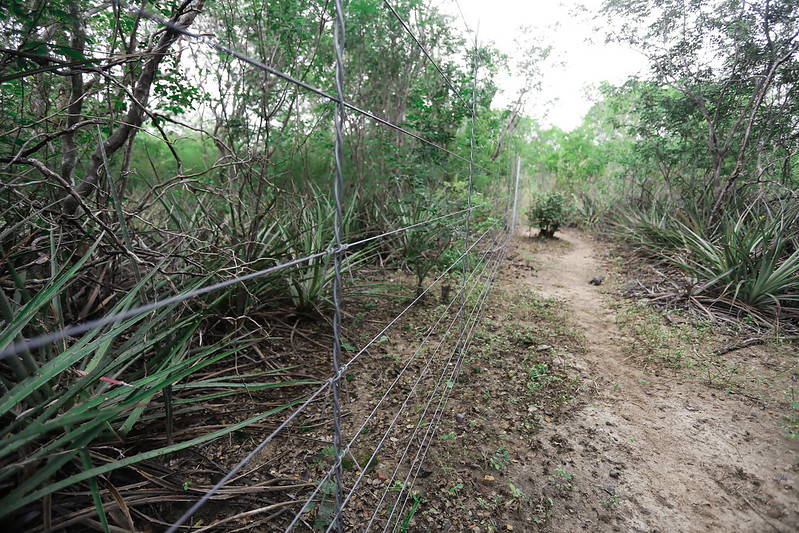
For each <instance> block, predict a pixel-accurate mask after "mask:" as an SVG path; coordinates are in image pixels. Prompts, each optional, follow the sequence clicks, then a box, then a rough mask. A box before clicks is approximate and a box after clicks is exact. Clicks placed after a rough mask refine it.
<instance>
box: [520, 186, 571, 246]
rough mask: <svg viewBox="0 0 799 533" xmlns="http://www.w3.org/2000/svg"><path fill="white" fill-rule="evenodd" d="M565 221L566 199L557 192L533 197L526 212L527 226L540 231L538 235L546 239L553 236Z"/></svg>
mask: <svg viewBox="0 0 799 533" xmlns="http://www.w3.org/2000/svg"><path fill="white" fill-rule="evenodd" d="M565 219H566V199H565V198H564V197H563V196H562V195H561V194H560V193H557V192H549V193H546V194H539V195H536V196H535V197H533V199H532V202H531V204H530V207H529V208H528V210H527V220H528V224H529V225H530V227H532V228H538V229H539V230H540V233H539V235H540V236H541V237H545V238H547V239H551V238H552V237H554V236H555V232H556V231H558V229H559V228H560V226H561V224H563V222H564V221H565Z"/></svg>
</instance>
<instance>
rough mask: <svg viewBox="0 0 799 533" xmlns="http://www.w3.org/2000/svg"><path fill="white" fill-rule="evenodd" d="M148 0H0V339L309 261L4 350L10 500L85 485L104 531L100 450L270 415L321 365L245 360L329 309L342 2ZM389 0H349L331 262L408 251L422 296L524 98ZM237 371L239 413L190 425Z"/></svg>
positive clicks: (485, 51)
mask: <svg viewBox="0 0 799 533" xmlns="http://www.w3.org/2000/svg"><path fill="white" fill-rule="evenodd" d="M143 6H144V7H145V8H146V9H147V11H146V12H142V11H139V10H137V9H132V8H131V6H129V5H127V4H124V3H105V4H97V3H96V2H89V1H85V0H78V1H71V0H70V1H67V0H55V1H50V0H47V1H44V0H11V1H9V2H3V3H2V4H0V34H2V37H0V40H1V41H2V55H0V173H1V174H2V181H3V187H2V190H1V191H0V217H2V230H0V253H2V257H0V262H1V264H0V285H1V286H2V290H0V349H6V348H10V347H12V346H13V345H14V343H18V342H19V341H22V340H23V339H30V338H33V337H36V336H37V335H41V334H44V333H47V332H50V331H58V330H60V329H62V328H64V327H67V326H69V325H72V324H76V323H81V322H85V321H91V320H93V319H98V318H102V317H104V316H109V315H112V314H115V313H120V312H124V311H126V310H130V309H134V308H137V307H138V306H142V305H147V304H150V303H153V302H155V301H161V300H164V299H165V298H167V297H170V296H173V295H181V294H187V293H189V292H191V291H193V290H195V289H197V288H200V287H204V286H207V285H209V284H212V283H217V282H221V281H225V280H230V279H234V278H236V277H239V276H246V275H250V274H253V273H256V272H261V271H265V270H268V269H270V267H276V266H278V265H280V264H283V263H287V262H290V261H297V262H298V264H297V265H296V266H294V267H292V268H284V269H280V270H276V271H275V272H273V273H271V274H268V275H262V276H258V277H256V278H254V279H251V280H250V281H248V282H247V283H239V284H235V285H231V286H229V287H227V288H225V289H224V290H220V291H215V292H211V293H207V294H203V295H202V296H200V297H198V298H194V299H191V300H189V301H186V302H185V303H180V302H174V303H172V304H171V305H168V306H166V307H163V308H160V309H158V310H157V311H154V312H151V313H145V314H140V315H135V316H131V317H128V318H126V319H124V320H118V321H116V322H113V323H111V324H104V325H100V326H97V327H94V328H92V329H91V330H90V331H88V332H87V333H85V334H81V335H76V336H73V337H68V338H66V339H63V340H60V341H58V342H56V343H51V344H44V345H43V346H40V347H35V348H31V349H27V348H26V349H22V350H18V351H19V353H13V355H11V356H10V357H5V358H4V359H3V360H2V362H0V387H2V391H3V395H2V403H0V426H1V427H2V429H1V430H0V439H2V449H0V465H2V469H0V487H2V488H0V519H2V518H8V517H9V516H16V517H17V518H18V519H20V520H24V521H26V524H30V523H38V524H45V527H49V525H48V524H51V523H56V524H58V523H60V524H65V523H69V520H75V518H74V517H75V516H77V515H70V512H75V513H77V512H78V511H77V509H79V508H80V507H75V505H76V504H75V502H81V501H83V504H84V505H85V504H87V503H88V504H92V501H93V505H94V506H95V507H96V509H97V511H96V512H95V516H96V517H97V520H99V522H97V523H99V524H100V526H101V527H102V528H103V529H106V530H107V528H108V523H107V519H106V516H105V513H104V512H103V511H102V508H103V503H102V501H101V500H102V498H101V495H100V494H101V491H102V490H105V491H106V492H105V494H108V492H107V490H109V489H108V488H107V486H105V485H106V484H107V483H108V482H107V477H104V476H107V474H108V473H109V472H111V471H113V470H115V469H119V468H121V467H125V466H128V465H137V464H139V463H141V462H142V461H144V460H147V459H151V458H155V457H161V456H163V455H164V454H166V453H168V452H174V451H178V450H183V449H186V448H189V447H194V446H198V445H202V444H204V443H208V442H211V441H213V440H214V439H217V438H219V437H220V436H222V435H229V434H233V433H234V432H236V431H239V430H240V429H241V428H242V427H245V426H247V425H250V424H254V423H259V422H261V421H262V420H264V419H265V418H266V417H269V416H270V415H272V414H274V413H277V412H280V411H282V410H283V409H286V408H288V407H290V406H292V405H294V404H296V398H297V397H302V390H303V389H302V386H303V385H308V384H314V383H316V384H318V380H323V379H326V378H325V376H326V375H328V374H329V372H330V371H331V370H330V368H321V369H315V370H314V372H313V373H312V374H311V375H309V373H308V370H307V369H304V368H303V369H296V368H285V367H281V366H280V364H287V363H282V361H283V359H280V358H274V360H275V361H277V365H275V364H272V363H270V364H271V367H270V365H266V367H265V366H264V364H262V363H261V362H258V361H255V360H252V361H253V362H252V363H248V364H247V366H246V367H244V368H246V369H247V370H244V371H242V368H240V367H238V366H239V365H238V363H236V364H232V363H231V362H230V361H237V360H238V357H243V356H247V357H248V355H247V354H249V353H251V352H252V351H253V350H255V351H256V352H257V353H263V352H267V353H269V352H270V350H271V351H275V350H278V348H276V347H275V346H277V345H278V344H279V342H278V341H276V343H275V345H274V346H273V345H272V344H271V343H270V340H271V337H276V338H278V337H282V336H285V337H289V336H291V338H292V346H293V338H294V334H295V330H296V328H297V324H298V323H299V322H300V321H301V320H303V319H305V318H310V320H311V321H314V320H321V319H323V318H324V317H326V316H329V314H330V311H329V300H330V295H331V286H332V284H331V281H332V279H333V276H334V264H333V260H332V257H331V254H330V253H325V252H326V251H329V250H331V248H332V247H333V246H334V245H335V243H336V235H335V233H336V231H335V226H334V222H335V212H336V208H335V202H334V196H333V194H332V193H331V192H330V191H332V187H333V186H332V184H333V177H334V176H335V165H334V161H333V145H334V137H335V135H334V132H335V128H334V109H335V103H334V101H333V98H335V94H336V91H335V79H334V75H335V72H336V68H335V65H336V54H335V50H334V30H333V23H334V18H335V4H333V3H331V2H328V1H323V0H314V1H302V2H301V1H297V0H280V1H266V0H263V1H259V0H256V1H254V2H245V3H242V2H238V1H228V0H186V1H181V2H178V1H171V0H166V1H157V2H145V3H144V4H143ZM392 7H393V9H394V10H395V13H396V15H397V16H396V17H395V16H394V13H393V12H392V11H389V10H388V9H386V8H385V6H384V5H383V4H382V3H381V2H378V1H376V0H365V1H360V0H359V1H353V2H346V8H345V10H346V17H345V18H346V49H345V56H344V79H343V85H344V92H345V94H344V97H345V100H346V101H347V102H348V103H349V104H351V105H352V106H355V107H357V108H359V109H362V110H365V111H366V113H361V112H358V111H357V110H355V109H349V110H347V113H346V117H345V121H344V125H343V137H344V139H343V147H344V159H343V174H344V176H345V188H346V190H345V191H343V192H344V206H343V212H342V232H343V233H342V235H341V236H340V238H341V241H342V242H344V243H352V242H355V241H369V242H366V243H364V244H360V245H358V246H354V247H351V248H349V249H348V251H347V253H346V254H345V255H344V256H343V258H342V264H341V267H342V269H344V270H345V272H346V273H347V276H349V277H350V278H351V279H353V280H356V278H357V277H359V276H360V274H359V269H360V268H363V267H369V268H371V269H374V268H375V267H376V266H383V267H386V268H391V269H404V270H407V271H409V272H411V273H413V275H414V276H415V278H416V282H417V286H418V288H417V293H418V294H421V292H422V285H423V283H424V281H425V279H426V278H427V277H428V276H429V275H430V273H431V272H433V271H440V270H442V269H443V268H445V267H447V266H449V267H452V262H453V261H454V260H457V258H458V256H459V254H460V252H457V253H450V251H451V250H453V249H455V247H457V249H458V250H462V249H463V243H464V239H465V234H464V228H465V222H464V221H465V220H466V216H467V215H466V214H467V213H469V214H470V217H469V218H470V219H471V221H472V229H473V230H475V229H476V230H477V231H486V230H491V229H492V228H496V227H497V220H498V219H497V218H495V215H496V213H500V212H502V211H501V209H504V207H500V206H499V205H497V201H498V199H499V198H500V196H503V197H504V195H506V194H507V187H506V186H505V181H506V177H507V167H508V165H507V164H506V161H507V160H508V156H507V155H506V154H508V153H509V151H508V150H506V149H505V147H506V146H507V145H508V144H509V143H512V142H515V141H514V138H513V130H514V127H515V126H516V124H517V122H516V121H515V120H516V117H515V116H514V115H513V112H512V110H506V111H501V110H500V111H497V110H493V109H491V102H492V99H493V97H494V95H495V93H496V91H497V88H496V86H495V85H494V83H493V81H492V79H493V75H494V74H495V73H496V71H497V70H498V69H500V68H506V66H507V60H506V58H504V56H502V55H500V54H499V53H498V52H497V51H496V50H494V49H492V48H490V47H481V48H475V47H473V46H472V45H471V44H469V43H467V41H466V40H465V38H464V37H463V36H462V35H461V33H460V32H459V30H457V25H456V24H454V23H453V21H452V20H451V19H450V18H449V17H448V16H446V15H444V14H443V13H441V12H440V11H439V10H437V9H436V8H434V7H433V6H431V5H430V4H429V3H427V2H422V1H419V0H398V1H396V2H392ZM397 18H400V19H402V20H403V21H408V24H410V29H411V31H412V32H413V33H414V34H415V35H418V36H419V38H420V39H421V42H422V45H423V46H424V51H426V52H427V53H429V54H430V56H431V57H432V58H434V60H435V63H433V62H431V61H430V60H429V59H428V58H427V57H425V54H424V53H423V51H422V48H421V47H419V46H417V45H416V44H415V43H414V42H413V41H412V38H411V36H409V35H408V32H407V31H406V29H405V28H404V27H403V25H402V24H401V23H400V21H399V20H398V19H397ZM167 24H172V25H174V26H175V27H179V28H182V29H183V30H184V31H188V32H191V33H193V34H194V35H195V37H194V38H191V37H190V36H187V35H181V34H180V33H179V32H177V31H172V30H170V29H167ZM209 43H214V45H215V46H211V45H210V44H209ZM225 48H227V49H230V50H233V51H235V52H236V53H238V54H240V55H242V56H246V57H247V58H249V61H242V60H240V59H238V58H236V57H233V56H232V55H231V54H229V53H226V52H225V51H224V49H225ZM259 64H261V65H266V66H268V67H269V69H272V71H278V72H280V73H283V74H285V75H287V76H290V77H291V78H293V79H294V80H296V82H299V83H300V84H304V85H305V86H306V87H312V88H316V89H318V92H314V91H312V90H306V88H303V87H300V86H298V83H295V82H292V81H287V80H286V79H285V78H284V77H280V76H277V75H275V74H274V73H273V72H270V70H269V69H264V68H261V66H260V65H259ZM527 65H528V67H529V68H530V69H534V68H535V62H534V61H532V60H531V57H528V59H527ZM325 95H332V97H331V98H328V97H326V96H325ZM473 110H474V115H475V116H476V120H475V121H474V124H473V123H472V120H471V117H472V113H473ZM517 113H518V111H517ZM373 117H374V118H373ZM386 124H389V125H393V126H390V127H385V126H386ZM473 128H474V130H475V133H474V135H472V129H473ZM407 132H412V133H413V135H409V134H408V133H407ZM500 132H501V133H500ZM472 138H474V142H472ZM489 167H490V169H491V170H489ZM498 167H499V168H500V170H499V171H497V168H498ZM470 182H473V185H474V188H475V191H474V193H473V194H472V195H471V197H470V194H469V192H470V191H469V184H470ZM481 192H483V193H484V195H481ZM470 200H471V206H472V209H471V211H469V210H468V207H469V205H470ZM501 201H502V202H504V201H505V200H501ZM503 205H504V204H503ZM453 213H460V215H458V216H453V215H452V214H453ZM412 225H413V226H414V229H412V230H409V231H397V232H395V230H400V229H402V228H405V227H407V226H412ZM499 229H501V225H500V226H499ZM392 232H395V233H392ZM386 233H389V234H391V235H390V236H388V237H386V238H382V239H379V240H369V239H371V238H373V237H375V236H377V235H382V234H386ZM312 254H315V255H314V257H312V258H311V259H308V260H303V258H305V257H307V256H309V255H312ZM358 283H359V282H358V281H356V283H355V285H356V286H357V285H358ZM281 328H283V329H281ZM280 331H286V332H287V333H285V335H284V334H283V333H280ZM320 346H322V345H321V344H320ZM264 357H266V356H264ZM266 359H267V360H270V358H266ZM234 367H236V368H234ZM282 389H287V390H288V391H289V392H286V393H280V392H276V393H275V395H274V397H275V398H277V400H276V401H272V400H268V401H259V402H254V401H253V396H252V395H253V394H255V393H257V392H258V391H269V390H282ZM238 394H246V395H247V397H248V398H249V401H248V407H246V408H244V409H243V410H241V414H240V415H238V416H237V417H236V421H237V422H236V423H227V424H225V425H224V426H223V427H221V428H220V427H218V426H216V427H215V428H214V426H211V428H212V429H207V430H205V431H202V430H200V431H196V430H191V427H186V425H185V424H182V423H181V421H182V420H188V418H186V417H191V416H195V417H196V416H198V414H199V413H202V412H203V409H205V407H204V406H206V405H207V404H208V403H209V402H223V401H226V400H225V399H226V398H231V397H235V396H236V395H238ZM267 398H271V397H269V396H267ZM289 400H290V401H289ZM264 402H265V403H264ZM287 402H288V403H287ZM217 414H218V413H217ZM148 434H149V435H148ZM154 434H161V435H163V438H156V439H152V438H151V437H152V435H154ZM109 446H110V447H109ZM115 450H116V451H115ZM122 450H124V451H122ZM98 476H99V477H98ZM87 488H88V492H84V493H80V491H81V490H83V491H86V489H87ZM57 491H62V492H61V496H60V497H55V496H54V494H57ZM64 491H66V492H64ZM76 491H78V492H77V493H76ZM63 494H74V501H72V500H69V498H67V499H66V500H65V499H64V496H63ZM81 494H84V495H81ZM42 503H43V505H42ZM65 506H66V507H65ZM17 527H28V526H22V525H21V524H18V526H17Z"/></svg>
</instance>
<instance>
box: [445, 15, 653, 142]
mask: <svg viewBox="0 0 799 533" xmlns="http://www.w3.org/2000/svg"><path fill="white" fill-rule="evenodd" d="M440 3H441V5H442V7H444V8H447V7H449V8H450V9H452V10H457V8H456V7H455V0H440ZM457 3H458V4H459V5H460V8H461V11H462V12H463V16H464V18H465V19H466V22H468V24H469V26H470V27H471V28H472V29H475V28H476V27H477V26H478V23H479V37H478V38H479V40H480V41H481V42H487V41H494V42H495V43H496V45H497V47H498V48H499V49H500V50H502V51H503V52H506V53H512V52H513V51H514V50H515V48H516V47H515V45H514V39H516V38H518V37H520V35H521V32H520V27H521V26H531V27H533V31H535V32H537V33H540V34H541V35H543V36H544V41H545V42H548V43H550V44H552V45H553V46H554V53H555V54H557V57H558V59H560V61H562V62H563V63H565V65H563V66H558V67H553V68H552V69H548V70H547V71H545V73H544V80H543V90H542V91H541V93H538V94H535V95H533V96H532V97H531V99H530V104H528V109H527V112H528V113H529V114H531V115H533V116H536V117H539V118H541V119H543V120H541V121H542V122H543V123H545V124H547V123H548V124H554V125H556V126H558V127H560V128H562V129H564V130H571V129H573V128H575V127H576V126H579V125H580V123H581V122H582V118H583V116H584V115H585V113H586V112H587V111H588V110H589V109H590V107H591V102H590V101H589V99H588V98H587V96H586V88H587V87H590V86H591V85H597V84H599V82H601V81H609V82H611V83H616V84H618V83H621V82H623V81H624V80H625V79H626V78H627V77H628V76H629V75H630V74H633V73H636V72H639V71H645V70H646V68H647V66H646V61H645V60H644V58H643V56H641V55H640V54H639V53H637V52H635V51H633V50H631V49H629V48H625V47H622V46H620V45H612V44H611V45H606V44H605V43H604V37H603V36H601V35H597V34H596V33H594V31H593V28H595V27H596V26H597V25H598V24H599V21H598V20H596V21H595V20H593V14H594V13H595V12H596V11H597V10H598V9H599V7H600V6H601V4H602V0H582V1H581V2H580V1H577V0H562V1H558V0H457ZM447 4H450V6H447ZM580 4H582V5H584V6H585V7H586V8H587V11H585V12H580V11H579V10H576V7H577V6H578V5H580ZM454 12H455V13H457V11H454ZM556 25H557V26H556ZM498 83H499V85H500V87H501V88H503V89H505V99H504V100H503V99H499V103H500V104H503V103H507V102H508V101H510V100H512V99H513V97H514V95H515V92H516V90H518V83H520V82H518V81H516V82H515V83H514V80H513V79H510V80H508V79H502V80H500V81H499V82H498Z"/></svg>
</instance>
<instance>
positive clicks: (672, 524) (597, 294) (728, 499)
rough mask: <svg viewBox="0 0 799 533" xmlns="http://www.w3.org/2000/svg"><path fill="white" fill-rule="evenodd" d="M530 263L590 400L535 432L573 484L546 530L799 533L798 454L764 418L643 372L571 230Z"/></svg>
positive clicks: (597, 266)
mask: <svg viewBox="0 0 799 533" xmlns="http://www.w3.org/2000/svg"><path fill="white" fill-rule="evenodd" d="M559 236H560V238H561V239H562V240H563V241H565V243H566V246H563V247H559V248H558V249H557V250H554V251H553V253H545V254H538V255H535V256H534V257H533V260H532V261H533V264H534V265H535V267H536V272H535V274H533V276H532V278H531V279H530V281H529V282H530V283H531V284H532V285H533V287H534V288H535V289H536V290H539V291H540V292H541V293H543V294H544V295H547V296H555V297H558V298H560V299H562V300H563V301H564V302H565V305H566V307H567V309H568V310H569V315H570V320H571V321H572V322H573V325H574V326H575V327H577V328H580V329H581V330H582V333H583V334H584V335H585V337H586V347H587V350H586V353H584V354H577V355H575V356H574V360H573V361H569V362H568V364H570V365H572V366H573V367H576V368H577V369H578V370H579V371H580V372H581V373H582V375H583V380H584V383H586V385H587V386H588V387H590V388H592V389H595V392H596V394H595V396H594V399H593V401H592V402H591V403H590V404H588V405H586V406H585V407H583V408H580V409H578V410H577V411H576V412H575V414H574V416H572V417H570V418H569V419H568V420H566V421H563V422H562V423H561V424H558V425H553V426H551V427H549V428H547V429H546V430H542V432H541V434H540V435H539V439H540V442H542V443H543V444H542V446H541V448H540V449H539V450H537V452H536V454H537V455H539V456H540V459H541V460H544V459H545V458H546V460H553V459H557V460H559V461H560V462H561V463H562V464H563V466H564V469H565V470H566V471H567V472H568V473H569V474H571V475H572V476H573V480H572V493H573V495H572V497H571V498H570V499H569V500H568V501H567V503H566V508H565V510H564V511H563V512H557V513H554V514H553V516H552V517H551V519H550V520H549V521H548V523H547V525H546V530H548V531H553V532H565V531H586V530H587V531H648V532H655V531H659V532H670V531H680V532H690V531H742V532H748V531H751V532H768V531H778V532H786V533H787V532H796V531H799V493H798V492H797V489H799V457H798V454H797V451H798V447H797V444H799V443H797V441H796V439H794V440H790V439H788V438H786V437H785V435H784V433H783V432H782V431H781V430H780V428H779V427H778V426H777V424H776V423H775V420H774V415H771V414H770V413H769V412H768V411H766V410H760V409H758V408H757V407H756V406H753V405H751V402H747V401H746V400H745V399H743V400H742V399H740V398H739V397H736V396H729V395H727V394H725V393H724V391H723V390H717V389H713V388H709V387H708V386H707V385H705V384H704V383H702V382H699V381H695V380H691V379H690V378H688V377H687V376H681V375H680V374H676V376H677V377H674V374H670V375H669V376H668V377H657V376H654V375H652V374H645V373H644V372H643V371H642V370H641V367H640V365H638V364H636V362H635V361H634V360H633V358H631V356H630V353H629V351H626V350H624V346H625V344H629V343H630V342H631V341H630V339H629V338H628V337H627V336H626V335H625V332H624V331H620V330H619V328H618V326H617V325H616V321H615V315H614V313H613V312H612V311H611V310H610V309H609V307H608V306H607V304H606V303H605V302H606V297H605V295H604V294H603V293H602V291H603V289H604V287H595V286H592V285H589V284H588V280H590V279H591V278H592V277H594V276H596V275H599V274H602V273H604V272H605V269H604V268H603V266H602V264H601V262H600V260H599V259H598V258H597V256H596V251H595V248H594V247H595V245H594V243H592V242H591V241H589V240H587V239H586V238H585V237H583V236H582V235H580V234H578V233H574V232H568V231H567V232H565V233H560V234H559Z"/></svg>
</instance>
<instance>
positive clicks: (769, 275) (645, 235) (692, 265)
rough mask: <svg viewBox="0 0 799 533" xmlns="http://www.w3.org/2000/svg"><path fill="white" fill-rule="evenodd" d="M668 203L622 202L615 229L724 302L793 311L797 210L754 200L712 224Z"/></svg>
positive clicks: (797, 308)
mask: <svg viewBox="0 0 799 533" xmlns="http://www.w3.org/2000/svg"><path fill="white" fill-rule="evenodd" d="M692 215H693V216H690V215H687V214H686V211H685V210H681V209H679V208H676V207H674V206H672V207H669V206H668V205H654V206H652V207H650V208H649V209H646V210H643V209H641V210H635V209H630V208H628V209H627V210H623V211H621V212H620V213H619V214H618V216H617V217H616V221H615V230H616V232H617V233H618V234H620V235H622V236H623V237H624V238H626V239H627V240H628V241H631V242H633V243H634V244H635V245H636V246H638V247H640V248H641V249H643V250H644V251H646V252H647V253H648V254H650V255H651V256H653V257H656V258H658V259H660V260H662V261H664V262H666V263H668V264H670V265H672V266H674V267H676V268H677V269H679V270H680V271H681V272H683V273H684V274H685V275H686V276H688V278H689V279H690V280H692V281H693V282H694V284H695V286H694V289H693V290H692V293H693V294H695V295H696V294H701V293H705V294H708V295H712V296H714V297H716V298H717V299H718V300H720V301H725V302H727V304H729V305H733V306H744V307H750V308H753V309H757V310H759V311H763V312H767V313H769V314H771V315H773V316H776V317H793V318H796V317H799V248H797V232H799V229H797V228H799V209H797V207H796V206H795V205H791V204H782V203H775V204H768V203H765V202H754V203H752V204H750V205H748V206H740V207H738V208H736V209H730V210H728V212H727V213H726V214H725V215H724V216H723V217H722V218H721V220H720V221H719V222H718V224H717V225H715V226H714V227H713V228H712V229H707V225H706V224H705V223H704V221H703V220H702V217H701V216H696V215H697V212H696V211H693V213H692Z"/></svg>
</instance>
